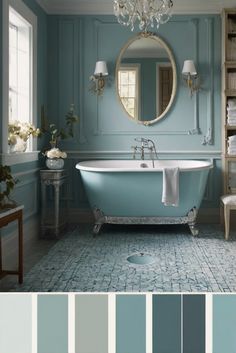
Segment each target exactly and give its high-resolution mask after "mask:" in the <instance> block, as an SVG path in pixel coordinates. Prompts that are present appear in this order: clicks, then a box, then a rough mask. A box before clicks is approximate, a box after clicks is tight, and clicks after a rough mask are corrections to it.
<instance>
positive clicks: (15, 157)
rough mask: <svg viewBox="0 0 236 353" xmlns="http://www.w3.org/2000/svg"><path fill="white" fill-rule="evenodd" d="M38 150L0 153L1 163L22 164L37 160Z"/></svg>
mask: <svg viewBox="0 0 236 353" xmlns="http://www.w3.org/2000/svg"><path fill="white" fill-rule="evenodd" d="M39 152H40V151H32V152H21V153H2V154H0V158H1V161H2V164H7V165H9V166H11V165H16V164H23V163H29V162H34V161H37V160H38V156H39Z"/></svg>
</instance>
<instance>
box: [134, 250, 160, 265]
mask: <svg viewBox="0 0 236 353" xmlns="http://www.w3.org/2000/svg"><path fill="white" fill-rule="evenodd" d="M127 260H128V261H129V262H131V263H132V264H136V265H149V264H152V263H153V262H155V261H156V260H155V258H154V257H152V256H150V255H145V254H144V253H139V254H134V255H131V256H129V257H128V258H127Z"/></svg>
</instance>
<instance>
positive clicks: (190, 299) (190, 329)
mask: <svg viewBox="0 0 236 353" xmlns="http://www.w3.org/2000/svg"><path fill="white" fill-rule="evenodd" d="M224 352H226V351H224ZM183 353H205V295H184V296H183ZM221 353H223V352H221ZM228 353H229V352H228Z"/></svg>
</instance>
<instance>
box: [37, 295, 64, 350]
mask: <svg viewBox="0 0 236 353" xmlns="http://www.w3.org/2000/svg"><path fill="white" fill-rule="evenodd" d="M37 323H38V352H37V353H54V352H55V353H68V296H67V295H39V296H38V321H37Z"/></svg>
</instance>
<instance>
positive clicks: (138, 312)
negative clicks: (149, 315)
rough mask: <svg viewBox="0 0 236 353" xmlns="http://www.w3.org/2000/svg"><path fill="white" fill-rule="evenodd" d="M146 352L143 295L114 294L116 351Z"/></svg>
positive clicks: (121, 352)
mask: <svg viewBox="0 0 236 353" xmlns="http://www.w3.org/2000/svg"><path fill="white" fill-rule="evenodd" d="M128 352H135V353H145V352H146V297H145V295H117V296H116V353H128Z"/></svg>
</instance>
